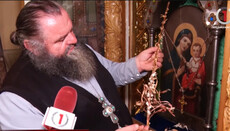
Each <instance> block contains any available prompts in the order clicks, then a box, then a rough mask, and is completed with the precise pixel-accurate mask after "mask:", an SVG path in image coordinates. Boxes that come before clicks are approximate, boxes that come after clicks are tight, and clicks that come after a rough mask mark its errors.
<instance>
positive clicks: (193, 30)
mask: <svg viewBox="0 0 230 131" xmlns="http://www.w3.org/2000/svg"><path fill="white" fill-rule="evenodd" d="M184 29H188V30H190V31H191V32H192V38H193V41H194V38H196V37H197V33H196V29H195V28H194V26H193V25H191V24H189V23H182V24H180V25H179V26H177V28H176V30H175V32H174V36H173V43H175V41H176V37H177V36H178V34H179V33H180V32H181V31H182V30H184Z"/></svg>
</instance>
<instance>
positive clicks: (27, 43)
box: [23, 39, 37, 55]
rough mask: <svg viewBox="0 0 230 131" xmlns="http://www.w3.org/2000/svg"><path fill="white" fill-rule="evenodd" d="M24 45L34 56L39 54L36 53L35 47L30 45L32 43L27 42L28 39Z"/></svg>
mask: <svg viewBox="0 0 230 131" xmlns="http://www.w3.org/2000/svg"><path fill="white" fill-rule="evenodd" d="M23 44H24V47H25V48H26V49H27V50H29V51H30V52H32V53H33V54H35V55H36V54H37V52H36V51H35V49H34V46H32V45H31V44H30V41H29V40H27V39H25V40H24V41H23Z"/></svg>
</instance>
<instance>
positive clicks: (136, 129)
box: [116, 124, 149, 131]
mask: <svg viewBox="0 0 230 131" xmlns="http://www.w3.org/2000/svg"><path fill="white" fill-rule="evenodd" d="M148 129H149V126H144V125H138V124H132V125H129V126H126V127H123V128H120V129H117V130H116V131H148Z"/></svg>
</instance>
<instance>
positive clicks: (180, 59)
mask: <svg viewBox="0 0 230 131" xmlns="http://www.w3.org/2000/svg"><path fill="white" fill-rule="evenodd" d="M173 38H174V39H173V41H172V42H171V44H170V43H169V42H167V43H168V45H164V49H165V50H167V48H166V47H165V46H171V48H170V49H169V48H168V51H167V52H166V55H165V58H164V62H163V67H162V69H161V74H162V75H161V90H165V89H170V90H171V93H165V94H162V95H161V98H162V99H165V100H168V101H170V102H171V103H172V104H173V106H175V107H176V108H177V109H180V110H183V111H184V112H188V113H191V114H197V113H198V112H199V111H198V110H197V109H198V108H197V106H199V103H200V99H201V96H200V92H201V89H202V86H203V85H204V81H205V63H204V61H203V56H204V54H205V51H206V44H205V41H204V40H203V39H202V38H201V37H199V36H197V32H196V30H195V28H194V26H193V25H191V24H189V23H182V24H180V25H179V26H177V28H176V30H175V32H174V35H173ZM182 99H183V103H182Z"/></svg>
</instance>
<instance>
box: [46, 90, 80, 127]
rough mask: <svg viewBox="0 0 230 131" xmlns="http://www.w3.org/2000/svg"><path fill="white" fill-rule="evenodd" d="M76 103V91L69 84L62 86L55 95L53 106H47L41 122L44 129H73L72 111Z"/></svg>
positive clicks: (73, 118)
mask: <svg viewBox="0 0 230 131" xmlns="http://www.w3.org/2000/svg"><path fill="white" fill-rule="evenodd" d="M76 103H77V91H76V90H75V89H74V88H73V87H70V86H64V87H62V88H61V89H60V90H59V91H58V94H57V95H56V98H55V101H54V105H53V106H54V107H48V108H47V110H46V113H45V116H44V118H43V121H42V124H43V125H44V127H45V128H46V129H52V128H55V129H73V128H74V126H75V123H76V119H77V118H76V117H75V114H73V113H72V112H73V111H74V108H75V106H76Z"/></svg>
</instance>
